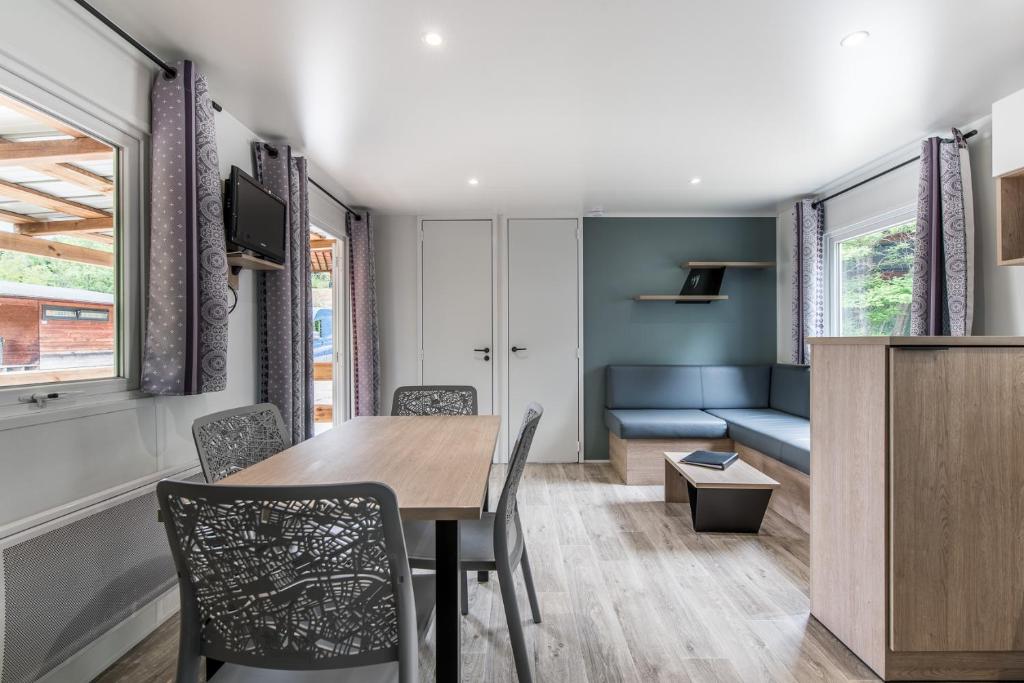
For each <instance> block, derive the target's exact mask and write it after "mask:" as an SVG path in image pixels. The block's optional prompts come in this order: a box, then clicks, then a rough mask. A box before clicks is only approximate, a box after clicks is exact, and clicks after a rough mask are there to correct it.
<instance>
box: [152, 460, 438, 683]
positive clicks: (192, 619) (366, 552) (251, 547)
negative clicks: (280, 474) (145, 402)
mask: <svg viewBox="0 0 1024 683" xmlns="http://www.w3.org/2000/svg"><path fill="white" fill-rule="evenodd" d="M157 497H158V498H159V501H160V509H161V511H162V513H163V517H164V519H165V520H166V521H165V527H166V530H167V537H168V540H169V541H170V546H171V554H172V555H173V557H174V564H175V567H176V568H177V571H178V579H179V585H180V589H181V615H182V616H181V618H182V635H181V645H180V647H181V648H182V652H183V656H184V657H185V660H184V661H185V665H186V668H187V667H188V665H189V663H190V661H191V660H192V659H194V660H195V661H196V662H198V661H199V656H200V655H206V656H208V657H212V658H214V659H219V660H221V661H224V662H229V663H232V664H240V665H244V666H253V667H260V668H268V669H293V670H305V669H343V668H349V667H357V666H366V665H371V664H380V663H384V662H394V661H398V662H399V670H400V675H399V679H400V680H401V681H415V680H418V678H417V673H416V672H417V645H418V641H417V634H416V608H415V604H414V597H413V592H412V574H411V572H410V570H409V560H408V557H407V556H406V550H405V542H404V540H403V535H402V524H401V520H400V519H399V513H398V501H397V498H396V497H395V494H394V492H393V491H392V490H391V489H390V488H388V487H387V486H385V485H384V484H379V483H356V484H335V485H328V486H227V485H211V484H199V483H189V482H183V481H171V480H165V481H162V482H160V483H159V484H158V485H157ZM181 662H182V660H180V659H179V678H180V671H181ZM197 666H198V665H197Z"/></svg>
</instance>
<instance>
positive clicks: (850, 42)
mask: <svg viewBox="0 0 1024 683" xmlns="http://www.w3.org/2000/svg"><path fill="white" fill-rule="evenodd" d="M870 37H871V34H870V33H868V32H867V31H854V32H853V33H851V34H850V35H848V36H846V37H845V38H843V39H842V40H840V41H839V44H840V45H841V46H842V47H857V46H858V45H860V44H861V43H863V42H864V41H865V40H867V39H868V38H870Z"/></svg>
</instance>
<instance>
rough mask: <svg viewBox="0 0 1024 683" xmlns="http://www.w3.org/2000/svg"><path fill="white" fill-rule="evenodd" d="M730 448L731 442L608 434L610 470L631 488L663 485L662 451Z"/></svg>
mask: <svg viewBox="0 0 1024 683" xmlns="http://www.w3.org/2000/svg"><path fill="white" fill-rule="evenodd" d="M729 448H732V439H620V438H619V437H617V436H615V435H614V434H612V433H611V432H609V433H608V455H609V458H610V459H611V461H612V467H614V468H615V471H616V472H618V474H619V476H620V477H621V478H622V481H623V482H624V483H626V484H628V485H630V486H638V485H639V486H651V485H655V484H657V485H661V484H664V483H665V451H697V450H701V449H704V450H706V451H720V450H723V449H729Z"/></svg>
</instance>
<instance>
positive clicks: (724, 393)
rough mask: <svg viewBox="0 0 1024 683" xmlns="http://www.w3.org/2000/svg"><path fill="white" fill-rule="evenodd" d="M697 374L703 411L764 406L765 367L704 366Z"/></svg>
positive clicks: (768, 372) (768, 376) (767, 376)
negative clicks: (698, 374) (707, 409)
mask: <svg viewBox="0 0 1024 683" xmlns="http://www.w3.org/2000/svg"><path fill="white" fill-rule="evenodd" d="M700 374H701V387H702V399H701V400H702V403H703V406H702V407H703V408H767V407H768V395H769V387H770V383H771V368H770V367H769V366H767V365H704V366H701V369H700Z"/></svg>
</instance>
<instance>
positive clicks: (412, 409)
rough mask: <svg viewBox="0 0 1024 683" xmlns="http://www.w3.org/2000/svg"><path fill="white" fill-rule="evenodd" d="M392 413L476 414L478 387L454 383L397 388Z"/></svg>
mask: <svg viewBox="0 0 1024 683" xmlns="http://www.w3.org/2000/svg"><path fill="white" fill-rule="evenodd" d="M391 414H392V415H476V414H477V401H476V388H475V387H465V386H454V385H432V386H405V387H398V388H397V389H395V397H394V399H393V401H392V404H391Z"/></svg>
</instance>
